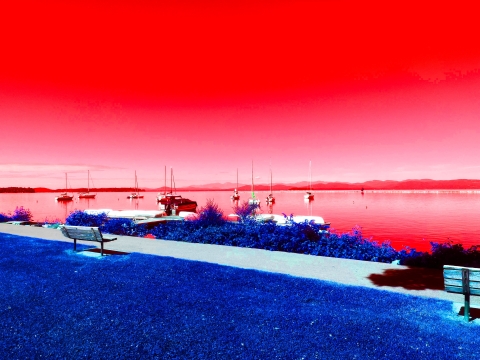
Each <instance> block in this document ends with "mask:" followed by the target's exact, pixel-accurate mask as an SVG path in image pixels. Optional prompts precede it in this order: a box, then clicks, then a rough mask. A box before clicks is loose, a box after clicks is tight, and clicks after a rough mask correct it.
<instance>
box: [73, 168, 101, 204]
mask: <svg viewBox="0 0 480 360" xmlns="http://www.w3.org/2000/svg"><path fill="white" fill-rule="evenodd" d="M87 189H88V190H87V192H82V193H80V194H78V198H79V199H95V196H96V195H97V194H90V170H88V188H87Z"/></svg>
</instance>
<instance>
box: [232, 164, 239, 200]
mask: <svg viewBox="0 0 480 360" xmlns="http://www.w3.org/2000/svg"><path fill="white" fill-rule="evenodd" d="M230 199H232V200H238V199H240V195H238V168H237V187H236V188H235V190H234V191H233V195H232V196H230Z"/></svg>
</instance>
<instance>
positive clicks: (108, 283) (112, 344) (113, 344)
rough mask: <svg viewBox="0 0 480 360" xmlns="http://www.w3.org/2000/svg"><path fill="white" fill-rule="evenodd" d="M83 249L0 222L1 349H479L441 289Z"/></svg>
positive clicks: (359, 352)
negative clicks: (389, 287)
mask: <svg viewBox="0 0 480 360" xmlns="http://www.w3.org/2000/svg"><path fill="white" fill-rule="evenodd" d="M79 248H82V246H79ZM83 248H85V247H83ZM85 253H86V252H85ZM85 253H83V254H82V253H74V252H73V250H72V244H71V243H64V242H55V241H46V240H40V239H32V238H26V237H19V236H14V235H6V234H0V280H1V281H0V358H2V359H7V358H8V359H26V358H52V359H55V358H92V359H126V358H142V359H149V358H159V359H183V358H187V359H315V358H318V359H352V358H363V359H384V358H388V359H457V358H459V359H475V358H480V347H479V346H478V344H479V343H480V326H478V325H477V324H476V321H475V322H470V323H465V322H463V317H461V316H457V314H456V313H455V312H454V311H453V310H452V304H451V303H450V302H447V301H440V300H435V299H425V298H419V297H414V296H406V295H400V294H394V293H389V292H385V291H380V290H375V289H367V288H361V287H352V286H342V285H337V284H334V283H329V282H322V281H317V280H311V279H302V278H295V277H290V276H285V275H279V274H272V273H265V272H259V271H253V270H244V269H237V268H231V267H225V266H220V265H214V264H207V263H201V262H194V261H185V260H178V259H173V258H167V257H158V256H150V255H141V254H136V253H133V254H129V255H121V256H119V255H116V256H113V255H112V256H104V257H91V256H85Z"/></svg>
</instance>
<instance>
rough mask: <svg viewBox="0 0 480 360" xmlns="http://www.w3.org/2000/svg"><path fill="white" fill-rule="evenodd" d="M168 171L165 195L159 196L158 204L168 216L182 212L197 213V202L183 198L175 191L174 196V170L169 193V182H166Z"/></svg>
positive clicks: (171, 175) (171, 173)
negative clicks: (167, 190)
mask: <svg viewBox="0 0 480 360" xmlns="http://www.w3.org/2000/svg"><path fill="white" fill-rule="evenodd" d="M166 175H167V170H166V168H165V194H164V195H162V194H158V196H157V203H158V204H159V208H160V209H161V210H163V211H165V213H166V214H167V215H178V213H180V211H186V212H195V211H197V202H196V201H193V200H190V199H187V198H183V197H182V196H181V195H177V194H176V193H177V192H176V191H175V195H174V194H173V190H174V188H175V180H174V179H175V178H174V177H173V168H171V169H170V192H169V193H167V192H166V189H167V186H166V185H167V181H166Z"/></svg>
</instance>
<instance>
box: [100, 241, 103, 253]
mask: <svg viewBox="0 0 480 360" xmlns="http://www.w3.org/2000/svg"><path fill="white" fill-rule="evenodd" d="M100 247H101V250H100V254H101V256H103V241H102V242H101V243H100Z"/></svg>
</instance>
